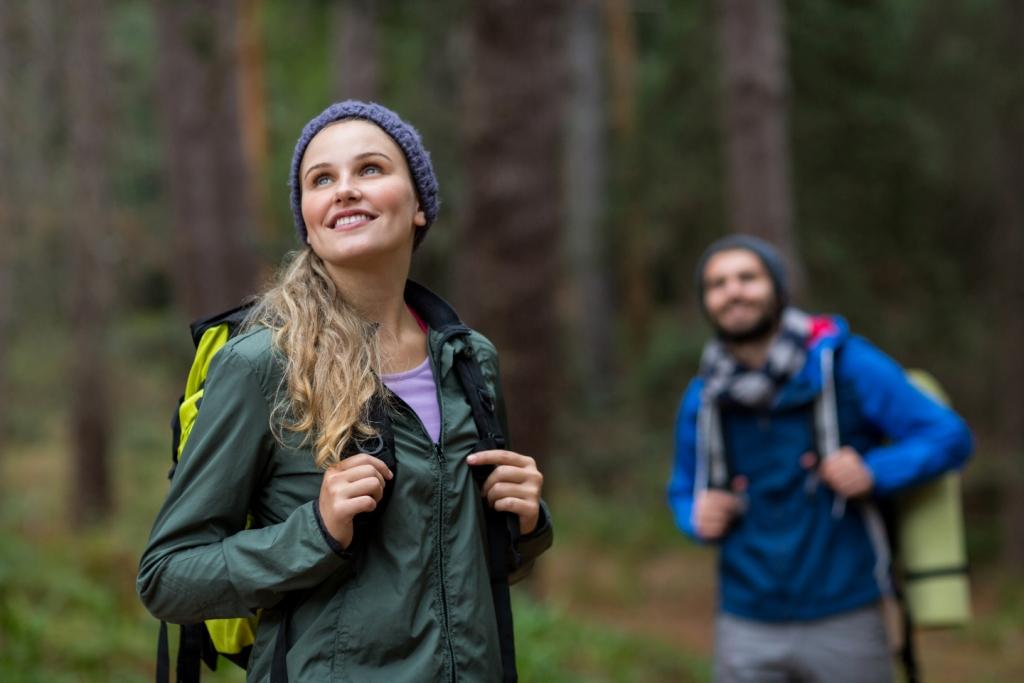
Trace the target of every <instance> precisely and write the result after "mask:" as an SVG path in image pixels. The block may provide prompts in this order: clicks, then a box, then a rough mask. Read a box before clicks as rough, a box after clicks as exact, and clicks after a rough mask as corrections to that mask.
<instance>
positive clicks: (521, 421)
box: [460, 0, 566, 459]
mask: <svg viewBox="0 0 1024 683" xmlns="http://www.w3.org/2000/svg"><path fill="white" fill-rule="evenodd" d="M470 26H471V28H470V59H469V65H470V67H469V70H468V74H467V82H466V110H465V118H464V124H465V125H464V130H465V135H466V140H465V145H466V164H467V175H466V178H467V208H466V215H465V221H466V223H465V225H464V226H462V245H463V254H462V258H461V262H462V264H461V268H460V277H461V278H462V280H461V282H462V286H461V287H460V293H461V297H460V299H461V301H460V308H461V310H462V311H463V315H464V316H465V318H466V320H467V321H468V322H469V323H470V324H472V325H474V326H476V327H478V328H479V329H480V330H481V331H482V332H483V333H484V334H486V335H488V336H489V337H490V338H491V339H492V340H494V342H495V343H496V344H497V346H498V349H499V350H500V352H501V360H502V371H503V372H502V375H503V378H504V385H505V393H506V398H507V404H508V411H509V422H510V431H511V435H512V440H513V441H512V445H513V447H514V448H515V449H516V450H517V451H520V452H523V453H527V454H529V455H532V456H534V457H536V458H538V459H541V458H542V455H541V454H542V453H543V452H544V450H545V448H547V446H548V445H549V443H550V437H551V432H552V426H553V420H552V416H553V415H554V414H555V412H556V410H557V407H558V406H557V403H556V400H557V395H558V388H559V385H560V380H561V376H560V372H559V366H560V365H561V360H560V358H559V350H560V347H561V344H560V336H559V322H558V317H557V315H556V301H557V298H558V296H559V292H560V288H561V270H562V268H561V266H562V261H561V255H562V220H563V200H562V192H561V187H562V183H561V179H560V177H559V170H560V169H561V167H562V165H561V157H560V154H559V150H560V147H561V139H562V132H563V120H562V115H563V99H564V94H563V91H564V81H565V76H566V73H565V66H564V64H563V62H562V60H563V59H564V57H563V55H564V53H565V50H564V28H565V9H564V6H563V3H562V2H560V1H559V0H538V1H537V2H533V3H531V4H530V11H529V12H528V13H524V12H523V11H522V5H521V3H519V2H515V1H514V0H481V1H480V2H475V3H473V5H472V14H471V19H470Z"/></svg>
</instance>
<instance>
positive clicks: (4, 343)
mask: <svg viewBox="0 0 1024 683" xmlns="http://www.w3.org/2000/svg"><path fill="white" fill-rule="evenodd" d="M14 33H15V14H14V10H13V7H12V5H11V3H7V2H4V3H0V121H6V122H7V126H8V134H7V135H0V245H3V248H2V249H0V461H2V459H3V454H4V452H5V447H6V445H7V430H8V423H7V420H8V417H7V416H8V415H9V412H8V410H9V409H8V405H7V402H8V397H9V396H10V395H11V392H10V388H9V387H8V385H7V382H8V380H7V363H8V359H7V356H8V351H7V349H8V348H9V345H10V339H11V333H12V331H13V325H12V321H13V319H14V297H15V294H14V276H13V273H12V270H13V268H14V262H15V261H14V259H15V256H14V252H15V249H16V247H17V245H18V242H17V241H16V240H15V234H14V225H15V223H16V222H17V220H16V218H15V211H14V206H13V198H14V196H15V193H14V192H12V189H13V188H14V187H15V183H16V180H17V179H16V178H15V177H14V176H15V170H14V160H15V158H16V154H15V152H14V150H13V149H12V147H13V140H14V137H15V136H14V135H13V134H12V133H13V132H15V131H17V130H18V129H19V126H18V124H19V123H20V121H19V117H18V116H17V115H16V113H15V106H14V98H13V97H12V93H13V92H14V91H15V89H14V78H15V73H14V48H13V43H14Z"/></svg>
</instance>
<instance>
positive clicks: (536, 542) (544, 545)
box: [515, 500, 554, 562]
mask: <svg viewBox="0 0 1024 683" xmlns="http://www.w3.org/2000/svg"><path fill="white" fill-rule="evenodd" d="M553 541H554V528H553V527H552V526H551V513H550V512H549V511H548V506H547V504H546V503H545V502H544V501H543V500H542V501H540V514H539V515H538V516H537V526H536V528H534V530H533V531H531V532H530V533H528V534H523V535H521V536H520V537H519V538H518V539H517V540H516V543H515V547H516V550H517V551H518V553H519V554H520V555H521V556H522V558H523V560H525V561H527V562H528V561H530V560H532V559H534V558H535V557H537V556H539V555H540V554H541V553H543V552H544V551H545V550H547V549H548V548H550V547H551V543H552V542H553Z"/></svg>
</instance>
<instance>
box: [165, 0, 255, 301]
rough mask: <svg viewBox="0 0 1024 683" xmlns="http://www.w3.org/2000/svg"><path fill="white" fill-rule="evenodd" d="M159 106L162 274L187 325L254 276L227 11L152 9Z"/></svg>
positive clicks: (247, 173)
mask: <svg viewBox="0 0 1024 683" xmlns="http://www.w3.org/2000/svg"><path fill="white" fill-rule="evenodd" d="M155 8H156V19H157V23H158V27H157V39H158V44H159V54H158V70H157V71H158V80H159V83H160V87H159V89H158V90H159V96H160V99H159V103H160V108H161V113H162V114H163V116H164V128H165V131H164V133H165V134H164V141H165V153H166V159H167V175H168V181H169V187H170V195H171V202H170V203H171V207H172V219H173V221H174V261H173V263H172V264H170V266H171V270H172V272H173V273H174V277H175V287H176V290H177V292H178V296H179V298H180V300H181V303H182V305H183V306H184V308H185V310H186V311H187V313H188V314H189V315H190V316H191V317H198V316H200V315H204V314H210V313H213V312H216V311H218V310H222V309H225V308H229V307H231V306H235V305H237V304H238V303H240V302H241V301H242V300H243V299H244V298H245V297H247V296H248V295H250V294H252V293H253V290H254V289H255V285H256V279H257V276H258V266H257V259H256V250H255V244H254V242H255V239H256V235H257V234H258V230H256V229H254V227H253V226H254V216H255V210H254V207H253V206H252V199H251V198H252V196H253V195H252V191H251V190H250V183H251V182H252V172H251V169H250V168H249V167H248V165H247V164H246V155H245V152H244V148H243V130H244V126H243V123H242V120H241V116H240V113H239V99H240V97H239V77H238V55H239V50H238V38H239V32H238V7H237V5H236V3H235V2H206V1H205V0H158V2H157V3H156V6H155Z"/></svg>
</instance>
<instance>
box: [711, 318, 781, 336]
mask: <svg viewBox="0 0 1024 683" xmlns="http://www.w3.org/2000/svg"><path fill="white" fill-rule="evenodd" d="M780 317H781V311H777V310H774V309H773V310H770V311H765V312H764V313H762V314H761V316H760V317H758V319H757V320H755V321H754V322H753V323H751V324H750V325H747V326H746V327H742V328H739V329H733V330H727V329H725V328H724V327H721V326H719V325H718V323H717V322H715V321H714V320H712V321H711V326H712V327H713V328H714V330H715V336H716V337H718V339H719V340H721V341H722V342H723V343H725V344H748V343H750V342H757V341H762V340H764V339H766V338H768V337H770V336H772V335H773V334H774V333H775V328H776V327H778V323H779V319H780Z"/></svg>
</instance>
